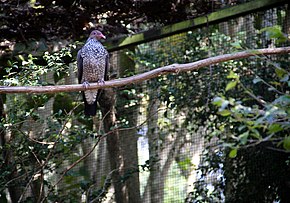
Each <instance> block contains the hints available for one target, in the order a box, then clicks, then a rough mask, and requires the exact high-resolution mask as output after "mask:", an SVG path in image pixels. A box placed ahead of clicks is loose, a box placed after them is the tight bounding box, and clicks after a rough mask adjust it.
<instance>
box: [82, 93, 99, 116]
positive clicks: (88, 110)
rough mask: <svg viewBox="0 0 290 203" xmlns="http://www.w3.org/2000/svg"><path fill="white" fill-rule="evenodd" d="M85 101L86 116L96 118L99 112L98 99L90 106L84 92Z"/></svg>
mask: <svg viewBox="0 0 290 203" xmlns="http://www.w3.org/2000/svg"><path fill="white" fill-rule="evenodd" d="M83 100H84V104H85V109H84V114H85V115H86V116H95V115H96V112H97V99H96V100H95V101H94V103H92V104H88V102H87V100H86V97H85V94H84V92H83Z"/></svg>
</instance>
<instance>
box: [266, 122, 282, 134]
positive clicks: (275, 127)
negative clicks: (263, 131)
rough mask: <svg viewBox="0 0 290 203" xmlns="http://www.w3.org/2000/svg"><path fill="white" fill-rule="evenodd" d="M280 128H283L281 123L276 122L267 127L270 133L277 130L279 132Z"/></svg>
mask: <svg viewBox="0 0 290 203" xmlns="http://www.w3.org/2000/svg"><path fill="white" fill-rule="evenodd" d="M281 130H283V128H282V127H281V125H280V124H278V123H274V124H272V125H270V127H269V129H268V132H269V133H270V134H271V133H277V132H279V131H281Z"/></svg>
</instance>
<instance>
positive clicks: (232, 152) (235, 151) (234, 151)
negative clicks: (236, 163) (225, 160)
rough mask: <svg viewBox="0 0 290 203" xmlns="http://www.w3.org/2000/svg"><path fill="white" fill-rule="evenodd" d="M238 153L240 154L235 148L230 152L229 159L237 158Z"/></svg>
mask: <svg viewBox="0 0 290 203" xmlns="http://www.w3.org/2000/svg"><path fill="white" fill-rule="evenodd" d="M237 153H238V149H237V148H234V149H232V150H231V151H230V153H229V157H230V158H235V157H236V156H237Z"/></svg>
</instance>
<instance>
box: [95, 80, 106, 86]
mask: <svg viewBox="0 0 290 203" xmlns="http://www.w3.org/2000/svg"><path fill="white" fill-rule="evenodd" d="M97 83H98V84H101V85H104V84H105V81H104V80H103V79H101V80H98V81H97Z"/></svg>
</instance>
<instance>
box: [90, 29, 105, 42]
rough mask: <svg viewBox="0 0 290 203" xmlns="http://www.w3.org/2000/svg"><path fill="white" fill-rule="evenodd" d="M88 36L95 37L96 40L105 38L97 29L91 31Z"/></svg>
mask: <svg viewBox="0 0 290 203" xmlns="http://www.w3.org/2000/svg"><path fill="white" fill-rule="evenodd" d="M90 38H95V39H97V40H100V39H106V37H105V35H103V33H101V32H100V31H99V30H94V31H92V32H91V34H90Z"/></svg>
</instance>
